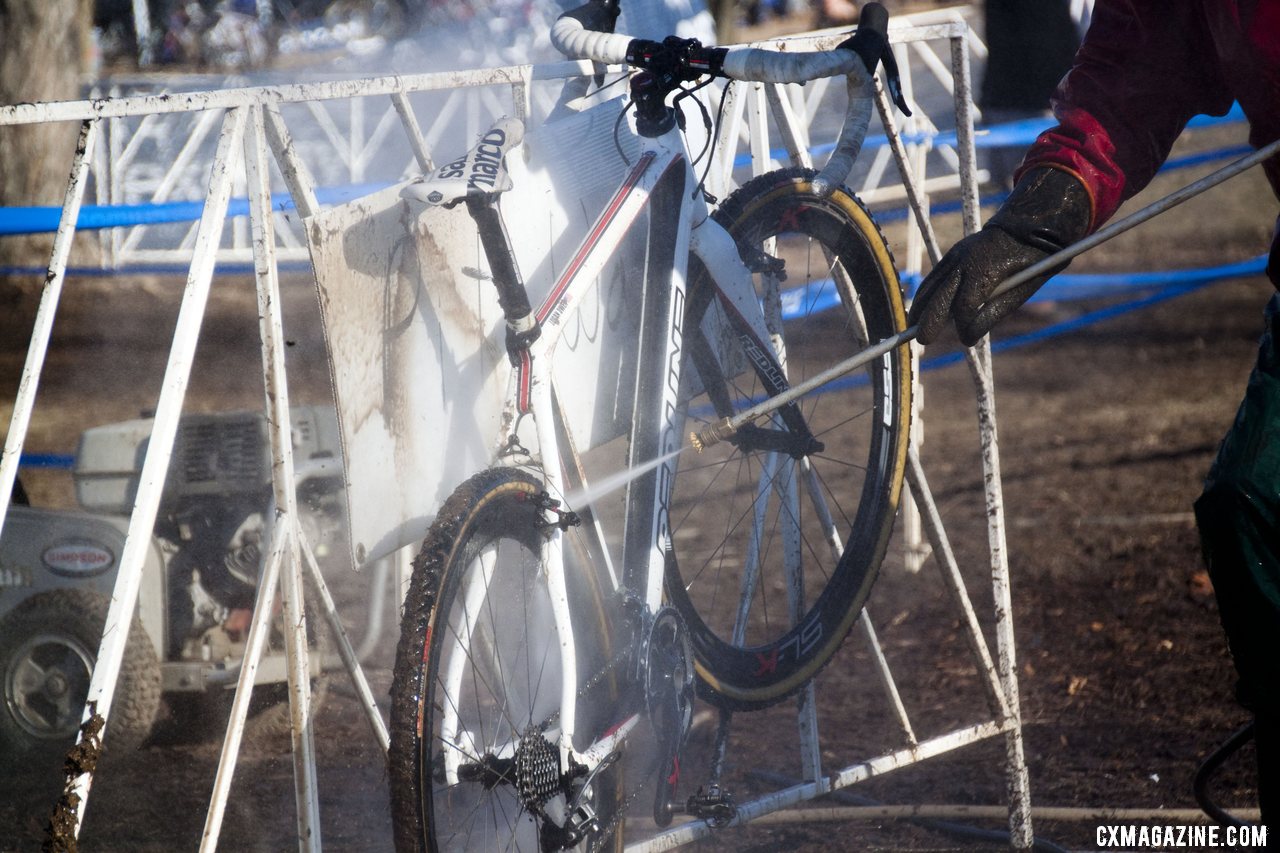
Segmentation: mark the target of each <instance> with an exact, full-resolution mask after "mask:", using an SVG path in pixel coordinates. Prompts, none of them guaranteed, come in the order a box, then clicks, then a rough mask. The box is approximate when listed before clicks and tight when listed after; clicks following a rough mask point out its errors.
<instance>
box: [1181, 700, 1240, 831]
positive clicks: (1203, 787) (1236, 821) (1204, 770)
mask: <svg viewBox="0 0 1280 853" xmlns="http://www.w3.org/2000/svg"><path fill="white" fill-rule="evenodd" d="M1253 736H1254V726H1253V723H1252V722H1250V723H1249V724H1248V725H1247V726H1241V727H1240V729H1239V730H1238V731H1236V733H1235V734H1233V735H1231V737H1229V738H1227V739H1226V740H1225V741H1223V742H1222V745H1221V746H1219V747H1218V748H1217V749H1215V750H1214V751H1213V752H1211V753H1209V757H1208V758H1206V759H1205V760H1204V763H1203V764H1201V765H1200V769H1199V770H1197V771H1196V775H1195V777H1194V778H1193V779H1192V782H1191V790H1192V791H1194V792H1195V795H1196V804H1197V805H1198V806H1200V808H1202V809H1204V813H1205V814H1207V815H1208V816H1209V817H1211V818H1213V819H1214V820H1215V821H1217V822H1218V824H1219V825H1221V826H1253V823H1252V822H1250V821H1247V820H1241V819H1240V818H1238V817H1236V816H1235V815H1233V814H1231V813H1230V812H1228V811H1227V810H1226V809H1224V808H1222V807H1221V806H1219V805H1218V804H1217V803H1215V802H1214V801H1213V800H1211V799H1209V792H1208V790H1207V789H1208V787H1209V780H1210V779H1211V778H1212V777H1213V774H1214V773H1216V772H1218V768H1219V767H1221V766H1222V765H1223V762H1225V761H1226V760H1227V759H1228V758H1230V757H1231V756H1233V755H1235V754H1236V753H1237V752H1239V751H1240V747H1242V746H1244V745H1245V744H1246V743H1248V742H1249V741H1251V740H1253Z"/></svg>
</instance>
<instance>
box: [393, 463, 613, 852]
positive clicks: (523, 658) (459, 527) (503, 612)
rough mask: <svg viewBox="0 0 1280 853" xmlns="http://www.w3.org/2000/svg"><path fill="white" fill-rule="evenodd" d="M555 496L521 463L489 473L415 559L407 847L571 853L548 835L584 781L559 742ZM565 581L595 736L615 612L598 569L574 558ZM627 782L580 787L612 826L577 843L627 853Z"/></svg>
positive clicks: (396, 785)
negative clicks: (609, 614)
mask: <svg viewBox="0 0 1280 853" xmlns="http://www.w3.org/2000/svg"><path fill="white" fill-rule="evenodd" d="M541 493H542V485H541V484H540V483H539V482H538V481H537V480H535V479H534V478H532V477H530V476H529V475H527V474H524V473H522V472H519V471H516V470H513V469H495V470H491V471H485V472H483V473H481V474H477V475H476V476H474V477H472V478H471V479H470V480H468V481H467V482H466V483H464V484H463V485H462V486H461V487H459V489H458V490H457V491H456V492H454V494H453V496H452V497H450V498H449V500H448V501H447V502H445V504H444V506H443V507H441V509H440V512H439V514H438V515H437V517H436V522H435V524H434V525H433V526H432V528H431V531H430V532H429V533H428V535H427V538H426V541H425V542H424V543H423V546H422V551H421V552H420V553H419V555H418V557H417V559H416V560H415V561H414V566H413V577H412V581H411V584H410V589H409V593H408V595H407V596H406V599H405V607H404V618H403V622H402V626H401V635H400V644H399V647H398V649H397V652H396V663H395V680H394V683H393V685H392V688H391V701H392V705H391V752H390V756H389V759H388V760H389V766H390V777H391V778H390V782H391V797H392V799H391V803H392V819H393V823H394V827H395V840H396V849H397V850H398V851H401V853H406V851H413V853H420V851H432V853H435V851H467V853H470V851H489V850H492V851H508V850H510V851H516V850H528V851H541V850H543V849H560V848H559V847H554V848H547V847H546V845H545V844H543V842H542V837H543V834H544V833H546V832H547V831H548V829H547V826H548V824H549V823H555V824H557V825H561V826H562V825H563V813H564V811H565V808H566V804H567V798H566V789H567V787H568V786H567V784H562V783H565V782H568V781H569V780H566V779H565V774H564V773H563V772H562V768H560V766H559V765H560V755H559V748H558V746H557V744H558V739H559V730H560V729H559V717H560V713H559V712H560V700H561V683H562V680H563V679H562V665H561V656H560V654H561V652H560V637H559V635H558V634H557V632H556V627H555V622H554V620H553V616H552V604H551V597H550V593H549V591H548V586H547V580H546V573H545V571H544V567H543V561H542V553H543V545H544V543H545V541H546V536H547V533H546V528H545V527H544V526H543V525H541V524H540V516H541V511H540V509H539V496H540V494H541ZM566 574H567V578H566V580H567V582H568V590H569V596H570V602H569V606H570V611H571V621H572V625H573V631H574V638H575V641H576V646H577V650H578V656H577V664H578V671H579V684H580V685H581V686H580V688H579V692H578V704H577V708H578V727H577V729H578V733H579V734H580V735H586V736H589V737H594V736H598V735H599V734H600V733H601V732H603V731H604V729H605V728H606V727H607V725H608V714H611V713H614V712H615V706H616V705H617V688H616V684H615V682H614V679H613V678H612V677H611V675H610V673H609V668H608V666H607V665H606V662H607V661H608V660H609V655H610V645H609V639H610V631H609V619H607V618H606V616H605V609H604V608H605V599H604V597H603V596H602V595H601V591H600V588H599V585H598V583H596V580H595V575H594V573H593V572H591V571H589V570H587V569H586V567H585V566H582V565H578V564H576V563H574V562H573V561H571V560H566ZM578 740H584V738H582V737H579V738H578ZM584 745H585V744H583V743H575V746H576V747H578V748H582V747H583V746H584ZM619 777H620V773H619V772H617V771H616V770H614V769H608V770H605V771H603V772H601V773H599V774H597V775H596V776H594V777H593V779H592V780H591V785H590V790H589V791H588V792H587V794H586V795H585V797H579V796H578V793H577V792H575V793H574V796H575V798H576V799H579V800H580V801H581V800H584V799H585V801H588V802H589V805H590V807H591V808H592V810H593V811H594V812H595V814H596V815H597V817H598V826H599V830H598V831H596V832H593V833H590V834H589V835H588V836H587V837H586V838H584V839H582V841H581V843H580V844H579V845H576V846H574V849H579V848H580V849H583V850H586V849H591V850H600V849H605V848H606V846H608V848H609V849H613V847H614V846H618V845H620V844H621V840H622V838H621V836H622V833H621V832H620V831H619V823H620V821H619V820H618V819H617V811H618V807H619V799H620V797H621V790H620V784H621V782H620V778H619ZM553 829H554V827H553Z"/></svg>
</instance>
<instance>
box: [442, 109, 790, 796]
mask: <svg viewBox="0 0 1280 853" xmlns="http://www.w3.org/2000/svg"><path fill="white" fill-rule="evenodd" d="M641 139H642V143H641V154H640V157H639V159H638V160H637V161H636V162H635V163H634V164H633V165H632V166H631V169H630V171H629V173H628V174H627V176H626V178H625V179H624V180H623V182H622V184H621V186H620V187H619V188H618V190H617V191H616V192H615V193H614V195H613V197H612V198H611V199H610V200H609V202H608V203H607V204H606V205H605V208H604V210H603V212H602V213H601V214H600V216H599V217H598V218H597V220H596V222H595V224H594V225H593V226H592V227H591V229H590V231H589V232H588V234H587V236H586V238H585V240H584V241H583V243H582V245H581V246H580V247H579V248H578V250H577V252H576V253H575V255H574V257H573V259H572V260H571V261H570V263H569V264H568V266H567V267H566V269H565V271H564V272H563V273H562V274H561V275H560V276H559V278H558V280H557V281H556V283H555V285H554V286H553V287H552V289H551V291H550V293H549V294H548V295H547V297H546V298H545V299H544V301H543V302H542V304H541V305H540V306H539V307H538V308H537V309H535V312H534V313H535V316H536V317H537V319H538V321H539V323H540V324H541V326H542V334H541V336H540V337H539V338H538V340H536V341H535V342H534V343H533V344H532V345H531V346H530V347H529V348H528V349H527V350H522V351H521V352H520V363H519V364H518V365H517V366H515V367H514V368H513V369H512V383H511V389H510V391H509V397H510V399H509V401H508V404H507V405H508V411H510V412H513V413H515V414H517V415H524V414H528V415H530V416H531V418H532V419H533V422H534V425H535V431H536V435H537V442H538V453H539V456H540V458H541V460H542V476H543V479H544V482H545V485H546V489H547V492H548V493H549V494H552V495H563V494H565V493H566V491H567V490H566V484H565V476H564V472H563V471H562V469H561V466H560V463H561V461H562V456H561V451H562V448H561V442H560V438H559V436H558V435H557V434H556V432H557V431H556V428H555V407H556V406H557V403H556V400H555V395H554V388H553V384H554V383H553V380H552V369H551V367H552V362H553V359H554V355H555V351H556V345H557V343H558V342H559V341H560V339H561V337H562V333H563V331H564V326H563V321H564V319H565V318H567V317H569V316H571V315H572V313H573V311H574V309H575V308H576V307H577V306H578V304H579V303H580V301H581V299H582V297H583V296H584V294H585V293H586V292H587V290H588V289H589V288H590V287H591V286H592V283H593V282H594V281H595V280H596V279H597V277H598V276H599V275H600V274H601V272H602V271H603V269H604V267H605V265H606V264H607V263H608V262H609V260H610V259H611V258H612V257H613V255H614V252H615V251H616V250H617V248H618V247H619V245H621V243H622V241H623V239H624V238H625V236H626V234H627V232H628V230H629V229H630V228H631V226H632V225H633V224H634V223H635V221H636V219H637V218H638V217H639V216H640V214H641V213H642V212H643V211H644V210H645V208H646V207H648V206H649V204H650V200H651V198H652V195H653V191H654V189H655V187H657V185H658V184H659V183H660V182H661V181H662V180H663V179H664V178H666V177H668V176H669V175H671V174H672V171H673V170H676V171H677V172H678V173H679V174H678V175H677V176H676V177H678V178H679V192H678V197H679V209H678V218H677V221H676V224H675V227H674V229H673V230H674V232H675V234H676V243H675V246H674V256H673V258H674V262H673V264H672V272H671V279H670V285H669V287H670V291H669V298H668V299H667V300H666V306H667V310H666V317H665V321H664V322H665V325H664V328H665V329H667V330H668V332H667V335H666V346H665V352H664V353H662V363H663V364H665V365H666V373H665V378H664V381H663V382H662V383H661V387H660V390H659V394H658V397H659V399H656V400H646V401H645V404H646V405H658V406H661V411H662V412H663V413H664V417H663V419H662V425H661V434H660V436H659V440H658V447H659V448H660V451H659V457H664V456H667V455H669V454H671V453H673V452H674V451H676V450H678V449H679V448H680V447H681V446H682V444H683V432H682V430H683V419H682V418H681V417H680V415H679V414H678V413H679V408H678V401H677V394H678V391H679V387H680V367H681V345H682V322H683V316H684V304H685V293H686V280H685V278H686V272H687V259H688V256H689V252H690V251H692V252H693V253H694V254H696V255H697V257H698V258H699V259H700V260H701V261H702V263H703V264H704V266H705V267H706V269H707V270H708V271H710V273H711V276H712V281H713V282H714V286H715V287H716V289H717V290H718V292H719V295H720V297H721V298H722V299H725V300H728V301H730V302H731V303H732V304H733V305H734V306H735V307H736V309H737V311H736V312H735V313H739V314H740V315H741V316H742V317H745V318H748V323H749V324H750V326H751V331H752V333H753V334H754V335H755V337H756V338H757V339H758V343H759V344H760V346H762V347H764V346H766V345H765V343H764V342H766V341H768V334H767V332H766V331H765V325H764V316H763V314H762V312H761V309H760V306H759V303H758V302H757V301H756V297H755V288H754V284H753V281H752V277H751V272H750V271H749V270H748V269H747V267H746V265H745V264H744V263H743V262H742V259H741V258H740V257H739V255H738V251H737V247H736V245H735V243H734V241H733V239H732V237H730V235H729V234H728V232H727V231H725V230H724V228H723V227H721V226H720V225H719V224H718V223H716V222H715V221H714V220H712V219H711V218H710V216H709V212H708V210H707V205H706V202H705V201H704V200H703V198H702V195H701V193H697V194H691V190H692V187H693V186H694V185H695V184H696V183H697V178H696V177H695V175H694V173H693V169H692V166H691V165H690V161H689V156H688V152H687V150H686V146H685V142H684V136H683V134H682V133H681V132H680V131H678V130H674V129H673V130H671V131H669V132H667V133H666V134H664V135H662V136H661V137H658V138H653V139H646V138H643V137H642V138H641ZM654 218H655V219H656V215H655V217H654ZM763 351H768V350H767V349H765V350H763ZM505 420H506V423H507V424H508V426H507V428H506V430H505V431H504V434H503V435H502V436H501V444H504V445H505V444H506V442H507V441H508V440H509V439H510V438H511V437H512V436H513V435H514V433H515V431H516V430H517V429H518V428H519V424H520V423H521V422H522V421H521V418H519V417H512V418H507V419H505ZM572 455H573V456H576V452H572ZM564 461H566V462H567V463H568V464H576V459H573V458H571V459H568V460H564ZM675 474H676V459H674V458H669V459H666V460H665V461H663V462H662V463H660V464H659V465H658V467H657V482H658V487H657V488H656V489H655V492H654V496H653V501H654V503H653V506H652V507H651V510H652V512H651V515H650V518H652V520H653V523H652V529H651V530H650V537H649V543H650V545H649V548H648V553H647V554H646V555H645V557H644V561H645V562H644V566H643V573H642V577H643V578H644V584H643V589H638V590H635V592H636V593H637V595H638V596H639V597H640V598H641V600H642V601H643V602H644V604H645V605H646V607H647V608H648V612H649V613H655V612H657V610H658V609H659V608H660V607H661V606H662V588H663V576H664V571H665V558H664V554H663V549H664V547H668V543H669V542H670V528H669V518H668V515H667V505H668V502H669V499H670V495H671V487H672V484H673V482H674V479H675ZM553 520H554V519H550V518H549V519H548V521H553ZM549 529H550V530H551V531H552V532H551V534H550V536H549V537H548V539H547V541H546V544H545V545H544V546H543V552H542V571H543V572H544V573H545V575H546V578H547V586H548V591H549V594H550V599H551V606H552V611H553V614H554V618H555V631H556V636H557V638H558V640H559V648H560V665H561V673H562V686H561V698H560V715H559V719H560V729H559V734H558V740H559V747H560V756H561V761H562V765H561V766H570V765H569V764H568V761H569V760H570V759H572V760H573V761H575V762H577V763H578V764H580V765H585V766H586V767H587V768H589V769H594V768H595V767H596V766H597V765H598V764H599V763H600V762H601V761H602V760H603V759H604V758H606V757H607V756H608V755H610V754H611V753H612V752H614V751H615V750H616V749H618V748H619V746H620V745H621V743H622V742H623V741H624V740H625V739H626V738H627V736H628V735H629V734H630V732H631V731H632V729H633V728H634V727H635V725H636V723H637V722H638V721H639V719H640V715H639V713H633V714H631V715H629V716H628V717H627V718H626V719H624V720H623V721H621V722H620V723H618V724H615V725H614V726H613V727H612V728H611V729H610V731H609V733H608V734H606V735H605V736H604V737H603V738H601V739H600V740H598V741H596V742H595V743H593V744H591V745H590V746H589V747H587V748H586V749H585V750H583V751H581V752H579V751H577V750H576V749H575V748H574V732H575V728H576V719H577V714H576V711H577V693H578V688H579V685H578V673H577V658H576V655H577V641H576V637H575V633H574V629H573V624H572V620H571V617H570V608H569V591H568V587H567V582H566V574H565V566H564V554H563V532H562V531H561V530H560V529H559V528H557V527H554V526H552V527H549ZM628 559H634V557H633V556H631V555H629V556H628ZM492 573H493V564H492V560H491V559H489V560H486V561H483V562H482V564H481V570H480V571H479V572H477V573H473V574H471V575H469V576H468V580H467V584H468V588H467V589H466V590H465V591H464V592H463V601H464V607H465V610H464V614H463V619H464V620H465V621H464V623H463V624H464V625H468V626H470V625H473V624H474V621H475V616H476V615H477V614H478V613H479V611H480V608H481V607H482V606H483V602H484V599H485V596H486V595H487V592H488V589H487V588H488V586H489V583H490V582H491V580H492ZM609 574H610V575H611V577H612V578H613V579H614V582H615V583H617V577H618V576H617V573H616V572H614V571H612V568H611V570H610V572H609ZM470 641H471V635H470V631H469V630H468V631H467V632H466V636H459V637H457V642H458V643H459V644H462V643H467V644H469V643H470ZM463 660H464V656H463V655H451V656H450V666H449V670H448V672H447V673H446V676H445V678H446V684H445V688H446V690H447V691H450V693H449V695H458V691H460V689H461V685H462V678H463ZM459 730H460V726H459V722H458V716H457V708H456V707H453V706H450V707H446V708H445V709H444V713H443V714H442V720H441V732H442V736H443V738H444V741H445V742H446V743H456V744H459V745H460V746H463V747H470V748H474V744H470V742H469V740H468V739H467V738H463V739H462V740H461V741H460V740H458V739H457V737H458V734H459ZM514 749H515V744H514V743H512V744H507V745H504V746H503V747H502V748H501V749H499V750H497V751H496V752H497V754H498V755H500V756H503V755H505V754H507V753H514ZM464 758H466V759H470V760H478V759H479V758H480V755H479V753H478V751H477V752H476V754H475V755H470V756H464V755H463V754H462V752H461V751H460V750H449V751H448V753H447V757H446V761H445V770H446V777H447V778H448V779H449V781H450V782H451V783H452V782H456V780H457V770H458V767H459V766H460V764H461V763H462V761H463V760H464Z"/></svg>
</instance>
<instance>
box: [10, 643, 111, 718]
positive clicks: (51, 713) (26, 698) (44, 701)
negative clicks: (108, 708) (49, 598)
mask: <svg viewBox="0 0 1280 853" xmlns="http://www.w3.org/2000/svg"><path fill="white" fill-rule="evenodd" d="M91 661H92V658H91V657H90V656H89V653H88V652H87V651H86V650H84V649H82V648H80V647H79V645H78V644H77V643H74V642H72V641H70V640H68V639H67V638H65V637H60V636H49V635H38V636H35V637H31V638H30V639H28V640H27V641H26V642H25V643H23V644H22V646H20V647H19V648H18V650H17V652H16V653H15V654H14V655H13V657H12V658H11V659H10V665H9V671H8V672H6V673H5V679H4V681H5V684H4V693H5V697H4V698H5V702H6V704H7V705H8V706H9V709H10V713H11V714H12V715H13V719H14V720H15V721H16V722H17V723H18V725H19V726H21V727H22V728H23V729H24V730H26V731H27V732H28V733H29V734H31V735H33V736H35V737H38V738H58V737H64V736H66V735H68V734H71V733H74V732H75V730H76V728H77V726H78V724H79V718H80V712H81V710H82V708H83V706H84V699H83V697H84V694H85V693H87V692H88V687H89V678H90V676H91V675H92V673H93V664H92V662H91ZM77 697H78V698H77Z"/></svg>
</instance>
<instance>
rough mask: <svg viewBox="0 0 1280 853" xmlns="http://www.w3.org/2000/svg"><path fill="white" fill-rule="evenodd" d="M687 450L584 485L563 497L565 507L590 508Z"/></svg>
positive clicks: (682, 448)
mask: <svg viewBox="0 0 1280 853" xmlns="http://www.w3.org/2000/svg"><path fill="white" fill-rule="evenodd" d="M688 449H689V448H688V447H680V448H677V449H675V450H673V451H671V452H670V453H666V454H663V455H662V456H659V457H658V458H656V459H650V460H649V461H648V462H641V463H640V464H639V465H636V466H635V467H633V468H627V469H624V470H622V471H617V472H615V473H613V474H610V475H609V476H608V477H605V478H604V479H603V480H600V481H599V482H597V483H591V484H584V485H583V486H582V488H580V489H576V490H574V491H573V492H570V493H569V494H568V495H566V496H565V499H564V503H565V506H572V507H579V506H590V505H591V504H593V503H595V502H596V501H598V500H599V499H600V498H603V497H605V496H606V495H610V494H613V493H614V492H616V491H617V490H618V489H621V488H622V487H623V486H625V485H627V484H628V483H630V482H631V481H633V480H637V479H639V478H640V477H643V476H644V475H645V474H648V473H649V472H650V471H652V470H653V469H654V468H657V467H658V466H659V465H661V464H662V463H664V462H668V461H670V460H672V459H675V458H676V457H677V456H679V455H680V454H681V453H684V452H685V451H686V450H688Z"/></svg>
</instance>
